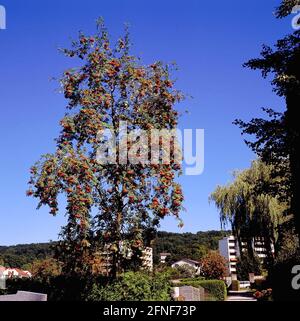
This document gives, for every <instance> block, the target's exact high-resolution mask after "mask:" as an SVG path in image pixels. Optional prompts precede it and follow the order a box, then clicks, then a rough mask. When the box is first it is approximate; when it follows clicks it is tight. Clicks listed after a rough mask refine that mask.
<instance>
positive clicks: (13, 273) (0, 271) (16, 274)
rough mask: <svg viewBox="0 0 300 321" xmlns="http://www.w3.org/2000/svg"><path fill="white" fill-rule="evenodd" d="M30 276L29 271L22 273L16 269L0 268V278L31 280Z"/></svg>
mask: <svg viewBox="0 0 300 321" xmlns="http://www.w3.org/2000/svg"><path fill="white" fill-rule="evenodd" d="M31 277H32V275H31V273H30V272H29V271H23V270H21V269H18V268H5V267H0V278H2V279H12V278H31Z"/></svg>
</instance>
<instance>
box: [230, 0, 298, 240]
mask: <svg viewBox="0 0 300 321" xmlns="http://www.w3.org/2000/svg"><path fill="white" fill-rule="evenodd" d="M286 3H288V2H286ZM245 66H246V67H249V68H251V69H255V70H256V69H258V70H261V72H262V75H263V77H267V76H268V75H270V76H272V80H271V83H272V85H273V89H274V91H275V92H276V94H277V95H279V96H283V97H284V98H285V101H286V111H285V112H284V113H283V114H280V113H277V112H274V111H272V110H271V109H268V110H267V112H268V114H269V116H270V117H271V120H264V119H260V118H258V119H257V118H255V119H253V120H251V121H250V122H249V123H245V122H243V121H240V120H238V121H236V124H238V125H239V126H240V127H241V128H242V129H243V134H250V135H255V138H256V140H255V141H254V142H253V141H248V142H247V143H248V145H249V146H250V147H251V148H252V150H253V151H254V152H255V153H257V154H258V155H259V156H260V157H262V159H263V160H264V161H265V162H266V163H267V164H273V165H275V166H274V167H273V175H281V177H282V185H281V186H280V184H279V185H278V186H277V187H278V190H277V191H276V190H275V193H277V194H278V195H281V196H283V197H284V196H286V198H291V202H290V208H289V212H290V214H293V216H294V226H295V229H296V233H297V234H298V236H299V235H300V202H299V198H298V194H297V193H298V191H299V189H300V185H299V184H300V160H299V154H300V151H299V146H300V133H299V120H298V109H299V101H300V31H295V32H294V33H293V34H291V35H289V36H287V37H285V38H283V39H281V40H278V41H277V43H276V45H275V48H274V49H273V48H271V47H269V46H264V47H263V50H262V52H261V57H260V58H257V59H252V60H250V61H249V62H247V63H246V64H245ZM282 164H284V166H282ZM280 171H281V173H280ZM282 186H285V188H284V189H285V191H282ZM284 193H286V195H284Z"/></svg>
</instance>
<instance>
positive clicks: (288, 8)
mask: <svg viewBox="0 0 300 321" xmlns="http://www.w3.org/2000/svg"><path fill="white" fill-rule="evenodd" d="M297 5H300V1H299V0H283V1H282V3H281V4H280V6H278V7H277V8H276V17H277V18H284V17H286V16H288V15H289V14H291V13H292V9H293V8H294V7H295V6H297Z"/></svg>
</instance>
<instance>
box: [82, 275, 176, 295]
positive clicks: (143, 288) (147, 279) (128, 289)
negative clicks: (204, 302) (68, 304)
mask: <svg viewBox="0 0 300 321" xmlns="http://www.w3.org/2000/svg"><path fill="white" fill-rule="evenodd" d="M170 294H171V285H170V283H169V280H168V275H167V274H165V273H156V274H154V275H149V274H147V273H144V272H127V273H124V274H123V275H122V276H121V277H120V278H119V279H117V280H115V281H112V282H111V283H109V284H108V285H107V286H103V285H101V284H100V285H98V284H94V285H93V287H92V291H91V293H90V294H89V295H88V297H87V300H88V301H170V300H171V296H170Z"/></svg>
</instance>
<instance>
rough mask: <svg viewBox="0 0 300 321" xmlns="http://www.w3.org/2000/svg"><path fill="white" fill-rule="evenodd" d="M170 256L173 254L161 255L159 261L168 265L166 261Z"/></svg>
mask: <svg viewBox="0 0 300 321" xmlns="http://www.w3.org/2000/svg"><path fill="white" fill-rule="evenodd" d="M169 256H171V253H166V252H163V253H159V261H160V263H166V259H167V257H169Z"/></svg>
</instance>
